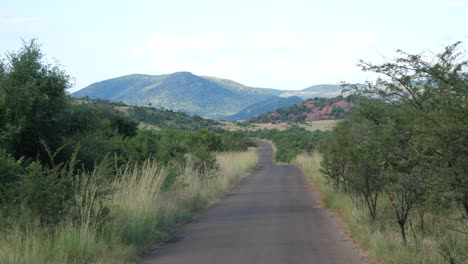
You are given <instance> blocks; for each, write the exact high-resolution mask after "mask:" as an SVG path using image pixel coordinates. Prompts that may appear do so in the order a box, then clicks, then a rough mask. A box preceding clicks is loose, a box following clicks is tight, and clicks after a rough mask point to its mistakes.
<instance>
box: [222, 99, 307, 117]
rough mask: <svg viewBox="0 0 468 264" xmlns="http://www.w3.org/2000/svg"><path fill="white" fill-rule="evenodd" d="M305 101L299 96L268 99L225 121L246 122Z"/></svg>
mask: <svg viewBox="0 0 468 264" xmlns="http://www.w3.org/2000/svg"><path fill="white" fill-rule="evenodd" d="M303 101H304V100H302V99H301V98H299V97H297V96H293V97H286V98H283V97H277V98H273V99H267V100H265V101H261V102H258V103H255V104H253V105H251V106H248V107H246V108H244V109H242V110H241V111H239V112H238V113H236V114H234V115H231V116H228V117H225V118H223V119H224V120H246V119H249V118H252V117H254V116H257V115H259V114H263V113H268V112H271V111H274V110H276V109H278V108H282V107H287V106H291V105H294V104H299V103H302V102H303Z"/></svg>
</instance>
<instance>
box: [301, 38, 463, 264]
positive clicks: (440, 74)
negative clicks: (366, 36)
mask: <svg viewBox="0 0 468 264" xmlns="http://www.w3.org/2000/svg"><path fill="white" fill-rule="evenodd" d="M399 55H400V57H399V58H397V59H395V60H393V61H389V62H387V63H384V64H380V65H374V64H371V63H366V62H362V63H361V66H362V68H363V70H365V71H373V72H376V73H379V74H381V75H382V78H380V79H378V80H377V81H375V82H369V83H368V84H367V86H365V87H356V86H348V87H349V88H350V90H351V91H354V92H355V93H356V94H359V95H370V96H366V97H361V98H360V99H359V101H358V103H357V105H356V106H355V107H354V108H353V110H352V111H351V115H350V117H348V118H346V119H345V120H343V121H341V122H338V124H337V126H336V127H335V128H334V129H333V131H331V133H329V134H328V135H326V138H325V139H324V140H323V141H322V142H321V144H320V146H319V147H318V151H319V153H320V154H318V153H310V151H309V153H308V154H307V153H306V154H303V155H299V156H297V157H296V158H295V160H294V161H293V163H294V164H297V165H298V166H300V167H302V168H303V169H304V170H305V171H306V173H307V174H308V175H309V176H310V177H311V178H312V180H313V181H314V182H315V183H316V184H317V185H318V186H319V188H320V189H321V190H322V193H323V199H324V202H325V204H326V205H327V206H328V207H330V208H332V209H333V210H335V211H337V212H338V213H339V214H340V215H341V216H342V218H343V219H344V220H345V221H346V223H347V224H348V226H349V228H350V230H351V231H352V233H353V237H354V238H355V239H356V240H358V241H359V242H360V244H361V245H362V246H363V248H364V249H365V250H366V251H367V252H368V254H369V255H370V256H371V257H372V258H374V259H376V260H377V261H379V262H380V263H467V261H468V250H467V249H468V174H467V173H468V141H467V140H468V112H467V108H466V104H467V101H466V100H467V99H466V98H467V95H468V73H467V64H468V62H467V61H464V60H463V58H462V57H461V56H462V55H463V54H461V53H459V44H458V43H456V44H454V45H452V46H448V47H446V48H445V50H444V51H443V52H441V53H439V54H437V55H436V56H435V58H426V55H425V54H418V55H411V54H406V53H404V52H399Z"/></svg>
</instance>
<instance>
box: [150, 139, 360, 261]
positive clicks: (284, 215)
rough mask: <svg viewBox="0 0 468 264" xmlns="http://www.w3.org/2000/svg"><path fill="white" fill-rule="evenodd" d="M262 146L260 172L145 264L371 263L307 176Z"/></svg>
mask: <svg viewBox="0 0 468 264" xmlns="http://www.w3.org/2000/svg"><path fill="white" fill-rule="evenodd" d="M258 145H259V155H260V162H259V168H258V169H257V171H256V172H254V173H253V174H252V175H251V176H249V177H248V178H246V179H245V180H244V181H243V182H242V183H241V184H239V185H238V186H237V187H236V188H234V189H233V190H232V191H231V192H230V193H229V194H228V195H227V196H226V197H225V198H224V199H223V200H222V201H220V202H219V203H217V204H216V205H215V206H213V207H211V208H209V209H207V210H206V211H204V212H203V213H202V214H201V215H200V216H199V217H198V218H197V219H196V220H194V221H192V222H191V223H188V224H187V225H185V226H184V227H183V228H181V229H180V230H179V231H177V232H176V234H175V235H174V237H173V239H172V241H170V242H169V243H167V244H166V245H164V246H163V247H161V248H160V249H157V250H155V251H154V252H153V253H152V254H151V255H149V256H148V257H146V258H145V259H143V261H142V262H141V263H144V264H150V263H151V264H153V263H157V264H179V263H180V264H209V263H222V264H231V263H232V264H240V263H243V264H244V263H268V264H270V263H278V264H295V263H317V264H319V263H339V264H342V263H365V262H366V261H365V258H364V257H362V256H361V255H360V254H359V250H357V249H355V247H356V246H355V245H353V243H352V242H350V241H349V240H348V239H347V238H346V236H345V235H344V234H343V231H342V229H341V228H340V227H339V226H338V224H337V221H336V219H335V217H334V216H333V215H332V214H331V213H329V212H328V211H327V209H325V208H322V207H321V206H320V200H319V197H318V195H317V193H316V192H315V191H314V190H313V189H312V188H311V186H310V184H309V183H308V181H307V179H306V177H305V176H304V175H303V173H302V172H301V171H300V170H299V169H298V168H297V167H295V166H291V165H274V164H272V155H273V154H272V153H273V152H272V149H271V146H270V145H269V144H267V143H265V142H262V141H259V142H258Z"/></svg>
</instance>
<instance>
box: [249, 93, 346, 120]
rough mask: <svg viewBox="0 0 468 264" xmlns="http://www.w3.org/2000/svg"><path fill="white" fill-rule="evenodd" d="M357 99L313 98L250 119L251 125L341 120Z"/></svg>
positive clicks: (340, 97)
mask: <svg viewBox="0 0 468 264" xmlns="http://www.w3.org/2000/svg"><path fill="white" fill-rule="evenodd" d="M354 100H355V98H354V97H352V96H348V97H346V98H343V97H342V96H338V97H335V98H312V99H309V100H307V101H305V102H303V103H300V104H295V105H293V106H289V107H284V108H280V109H277V110H276V111H273V112H270V113H266V114H262V115H259V116H256V117H254V118H251V119H249V122H250V123H280V122H299V123H303V122H307V121H317V120H333V119H340V118H343V117H345V116H346V115H347V113H348V112H349V110H350V109H351V107H352V105H353V102H354Z"/></svg>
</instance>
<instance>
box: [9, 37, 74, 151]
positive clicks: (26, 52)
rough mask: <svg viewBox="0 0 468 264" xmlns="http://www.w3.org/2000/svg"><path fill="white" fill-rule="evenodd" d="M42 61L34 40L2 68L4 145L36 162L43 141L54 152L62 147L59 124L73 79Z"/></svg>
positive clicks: (14, 54) (10, 55)
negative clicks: (67, 90) (67, 91)
mask: <svg viewBox="0 0 468 264" xmlns="http://www.w3.org/2000/svg"><path fill="white" fill-rule="evenodd" d="M42 58H43V54H42V53H41V50H40V47H39V45H38V44H37V42H36V41H35V40H32V41H30V42H25V43H24V45H23V47H22V48H21V49H20V50H19V51H18V52H13V53H9V54H8V55H7V58H6V63H5V62H4V63H2V66H1V67H0V69H1V70H0V120H1V122H0V144H1V145H2V146H3V147H4V148H5V149H7V151H8V152H10V153H12V154H13V155H14V156H15V157H21V156H26V157H31V158H34V157H35V156H36V155H37V150H39V149H41V146H40V145H41V144H40V140H41V139H42V140H44V141H45V142H47V144H48V145H49V146H50V147H53V148H57V147H59V146H60V145H61V144H62V137H61V131H60V127H61V126H60V125H59V124H60V122H61V121H62V119H63V114H64V111H65V109H66V107H67V105H68V99H67V95H66V92H65V89H66V88H68V87H70V77H69V76H68V75H67V74H66V73H65V72H64V71H63V70H61V69H60V68H59V67H58V66H53V65H50V64H45V63H44V62H43V61H42ZM43 154H44V153H43ZM42 157H43V158H44V159H45V155H42Z"/></svg>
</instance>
